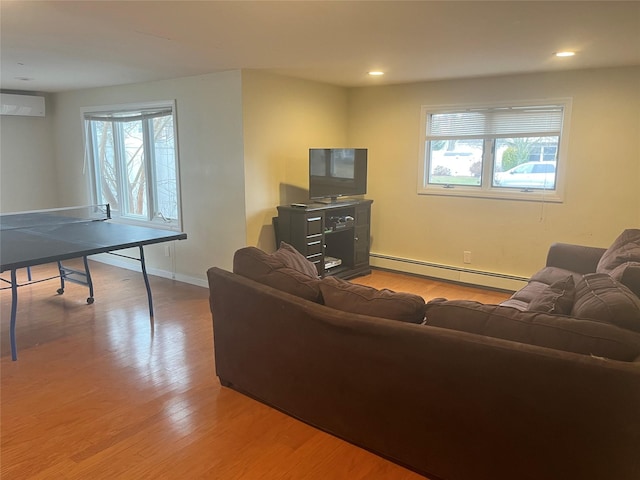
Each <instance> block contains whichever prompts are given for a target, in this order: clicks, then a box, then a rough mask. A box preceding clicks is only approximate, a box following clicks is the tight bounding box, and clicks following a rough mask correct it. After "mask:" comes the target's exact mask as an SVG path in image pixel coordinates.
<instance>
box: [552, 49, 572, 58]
mask: <svg viewBox="0 0 640 480" xmlns="http://www.w3.org/2000/svg"><path fill="white" fill-rule="evenodd" d="M575 54H576V52H571V51H569V50H567V51H564V52H556V53H555V56H556V57H573V56H574V55H575Z"/></svg>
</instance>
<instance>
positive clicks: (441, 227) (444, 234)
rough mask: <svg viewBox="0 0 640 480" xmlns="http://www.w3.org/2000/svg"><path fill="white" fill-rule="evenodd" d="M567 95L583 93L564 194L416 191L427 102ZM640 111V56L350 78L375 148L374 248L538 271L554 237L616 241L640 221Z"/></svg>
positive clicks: (576, 97)
mask: <svg viewBox="0 0 640 480" xmlns="http://www.w3.org/2000/svg"><path fill="white" fill-rule="evenodd" d="M558 97H571V98H572V99H573V114H572V119H571V125H570V133H569V135H570V140H569V142H570V143H569V157H568V158H567V159H566V160H567V162H568V164H567V167H568V178H567V183H566V190H565V200H564V203H561V204H541V203H534V202H523V201H505V200H490V199H478V198H457V197H439V196H427V195H417V193H416V185H417V175H418V149H419V141H420V140H419V139H420V107H421V105H442V104H465V103H482V102H488V103H491V102H498V101H500V102H502V101H510V100H513V101H519V100H534V99H548V98H558ZM639 112H640V68H638V67H635V68H620V69H598V70H584V71H570V72H563V73H548V74H531V75H514V76H505V77H495V78H478V79H468V80H453V81H439V82H425V83H416V84H410V85H397V86H388V87H368V88H354V89H351V90H350V91H349V125H350V128H349V137H348V138H349V141H350V142H351V143H354V144H358V145H365V146H367V147H368V148H369V192H368V195H367V197H368V198H371V199H373V200H374V204H373V218H372V237H373V238H372V242H373V243H372V251H373V252H374V253H379V254H382V255H389V256H397V257H403V258H408V259H412V260H418V261H421V262H432V263H437V264H443V265H448V266H455V267H468V268H472V269H476V270H481V271H487V272H495V273H500V274H511V275H516V276H529V275H530V274H532V273H533V272H535V271H536V270H537V269H539V268H540V266H541V265H543V264H544V261H545V257H546V251H547V249H548V247H549V245H550V244H551V243H552V242H554V241H562V242H570V243H581V244H589V245H598V246H607V245H608V244H610V243H611V241H612V240H613V239H614V238H615V237H616V236H617V235H618V234H619V233H620V232H621V231H622V230H623V229H624V228H631V227H634V228H638V227H639V226H640V201H639V198H638V197H639V196H640V183H639V179H640V142H639V141H638V139H639V138H640V114H639ZM464 250H468V251H471V252H472V264H471V265H463V262H462V259H463V253H462V252H463V251H464Z"/></svg>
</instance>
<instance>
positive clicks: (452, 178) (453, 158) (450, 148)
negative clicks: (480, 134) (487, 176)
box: [426, 139, 484, 186]
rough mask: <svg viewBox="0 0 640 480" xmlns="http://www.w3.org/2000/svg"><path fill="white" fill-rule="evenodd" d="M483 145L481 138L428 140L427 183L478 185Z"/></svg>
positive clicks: (480, 180) (480, 175)
mask: <svg viewBox="0 0 640 480" xmlns="http://www.w3.org/2000/svg"><path fill="white" fill-rule="evenodd" d="M483 145H484V141H483V140H482V139H462V140H431V141H428V142H427V145H426V147H427V148H426V151H427V152H429V162H428V163H429V174H428V183H430V184H434V185H467V186H480V185H481V183H482V152H483Z"/></svg>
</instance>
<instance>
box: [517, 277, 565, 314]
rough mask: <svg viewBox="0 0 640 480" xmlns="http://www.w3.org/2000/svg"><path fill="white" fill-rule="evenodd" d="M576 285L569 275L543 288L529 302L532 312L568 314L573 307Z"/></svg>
mask: <svg viewBox="0 0 640 480" xmlns="http://www.w3.org/2000/svg"><path fill="white" fill-rule="evenodd" d="M575 293H576V286H575V283H574V281H573V277H572V276H571V275H569V276H568V277H566V278H563V279H562V280H558V281H557V282H555V283H553V284H552V285H548V286H547V287H545V288H544V290H543V291H542V292H540V294H539V295H538V296H536V297H535V298H534V299H533V300H531V303H530V304H529V308H528V310H531V311H532V312H544V313H561V314H564V315H568V314H570V313H571V308H572V307H573V298H574V296H575Z"/></svg>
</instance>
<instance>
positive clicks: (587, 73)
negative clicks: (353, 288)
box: [0, 67, 640, 285]
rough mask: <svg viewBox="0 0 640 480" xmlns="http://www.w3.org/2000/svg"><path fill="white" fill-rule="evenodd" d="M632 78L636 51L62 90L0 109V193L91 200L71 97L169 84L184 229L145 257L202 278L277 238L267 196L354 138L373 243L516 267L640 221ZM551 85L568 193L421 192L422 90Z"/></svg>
mask: <svg viewBox="0 0 640 480" xmlns="http://www.w3.org/2000/svg"><path fill="white" fill-rule="evenodd" d="M639 85H640V68H638V67H636V68H620V69H599V70H584V71H573V72H563V73H549V74H532V75H514V76H506V77H495V78H480V79H468V80H454V81H441V82H425V83H416V84H409V85H397V86H387V87H367V88H353V89H345V88H341V87H336V86H331V85H325V84H320V83H315V82H309V81H304V80H297V79H293V78H289V77H283V76H278V75H272V74H267V73H264V72H258V71H242V72H240V71H233V72H225V73H219V74H211V75H203V76H198V77H189V78H180V79H174V80H167V81H161V82H149V83H144V84H136V85H126V86H119V87H110V88H99V89H90V90H83V91H75V92H67V93H61V94H57V95H53V96H52V98H51V100H52V102H49V103H48V105H47V109H48V112H49V113H48V114H47V117H46V118H45V119H38V118H20V117H13V118H8V117H3V118H2V162H1V164H0V167H1V170H0V174H1V175H2V185H1V186H2V192H1V196H0V201H2V205H0V208H1V209H2V211H10V210H28V209H35V208H46V207H50V206H52V205H55V206H70V205H79V204H84V203H88V202H89V198H88V194H87V192H88V189H87V181H88V179H87V178H86V176H85V175H84V173H83V163H84V156H83V139H82V122H81V109H82V108H83V107H91V106H97V105H114V104H123V103H132V102H150V101H159V100H171V99H175V100H176V102H177V116H178V139H179V153H180V169H181V185H182V213H183V222H184V230H185V231H186V232H187V234H188V235H189V239H188V240H187V241H184V242H175V245H173V246H172V250H171V251H172V255H171V257H165V249H164V248H163V246H151V247H149V248H148V249H146V250H145V251H146V252H147V257H148V263H149V267H150V272H152V273H154V271H155V272H174V273H175V276H176V278H178V279H182V280H186V281H191V282H193V283H200V284H203V285H204V284H205V271H206V269H207V268H208V267H209V266H212V265H218V266H221V267H223V268H230V267H231V261H232V257H233V252H234V251H235V250H236V249H237V248H239V247H241V246H243V245H256V246H258V247H260V248H263V249H264V250H267V251H271V250H273V249H274V248H275V243H274V237H273V230H272V228H271V217H273V216H275V215H276V213H277V211H276V208H275V207H276V205H279V204H288V203H292V202H303V201H306V200H307V198H308V192H307V190H306V189H307V181H308V149H309V148H310V147H327V146H329V147H337V146H358V147H360V146H364V147H367V148H369V186H368V187H369V191H368V195H367V197H368V198H371V199H373V200H374V204H373V218H372V242H373V243H372V252H373V253H374V254H380V255H388V256H392V257H401V258H406V259H410V260H416V261H418V262H427V263H434V264H441V265H445V266H453V267H467V268H471V269H474V270H479V271H485V272H494V273H498V274H509V275H515V276H528V275H530V274H531V273H532V272H534V271H535V270H537V269H538V268H539V267H540V265H542V264H543V263H544V259H545V255H546V251H547V249H548V246H549V244H550V243H552V242H554V241H563V242H573V243H582V244H590V245H602V246H606V245H608V244H609V243H610V242H611V241H612V240H613V238H615V237H616V236H617V235H618V233H619V232H620V231H621V230H622V229H624V228H629V227H635V228H638V227H639V226H640V195H639V194H638V191H639V190H640V187H639V186H640V88H639ZM557 97H571V98H572V99H573V114H572V119H571V130H570V144H569V158H568V159H567V161H568V168H569V177H568V182H567V185H566V190H565V201H564V203H562V204H540V203H533V202H516V201H504V200H489V199H477V198H455V197H436V196H424V195H417V193H416V185H417V174H418V149H419V137H420V132H419V126H420V107H421V105H437V104H464V103H480V102H493V101H505V100H513V101H518V100H531V99H546V98H557ZM34 138H35V139H36V141H33V139H34ZM463 250H469V251H471V252H472V264H471V265H464V264H463V262H462V252H463ZM375 262H376V260H375V258H374V263H375ZM406 265H408V264H406ZM394 266H395V267H397V268H403V265H402V264H400V265H394ZM435 275H436V276H437V273H436V274H435ZM444 278H451V277H447V276H446V275H445V277H444ZM453 279H456V278H453ZM479 283H482V282H481V281H479Z"/></svg>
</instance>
